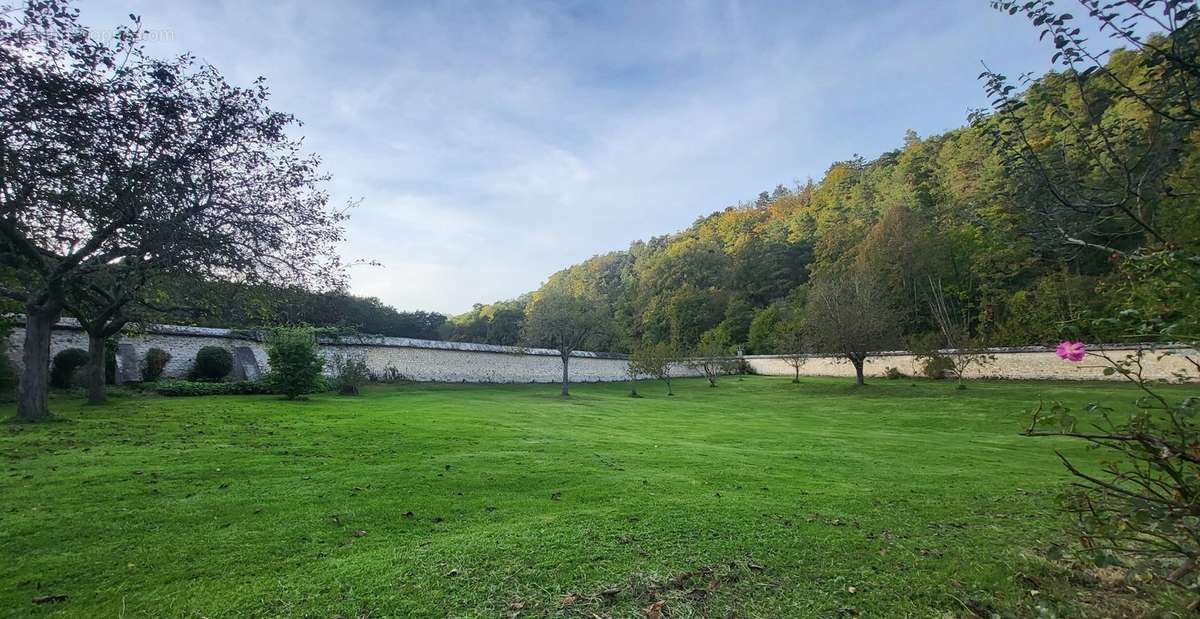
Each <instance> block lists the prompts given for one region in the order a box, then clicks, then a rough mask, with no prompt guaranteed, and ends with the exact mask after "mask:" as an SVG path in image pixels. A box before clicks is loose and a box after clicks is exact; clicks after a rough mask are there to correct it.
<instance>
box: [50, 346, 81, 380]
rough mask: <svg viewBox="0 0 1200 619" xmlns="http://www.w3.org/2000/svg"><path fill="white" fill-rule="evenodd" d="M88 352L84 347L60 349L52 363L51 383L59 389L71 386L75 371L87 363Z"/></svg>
mask: <svg viewBox="0 0 1200 619" xmlns="http://www.w3.org/2000/svg"><path fill="white" fill-rule="evenodd" d="M87 362H88V353H87V351H86V350H84V349H82V348H68V349H66V350H60V351H58V354H57V355H54V361H53V362H52V363H51V365H50V385H51V386H52V387H58V388H59V389H66V388H68V387H70V386H71V380H72V379H73V378H74V376H75V371H76V370H78V369H79V368H81V367H83V366H85V365H87Z"/></svg>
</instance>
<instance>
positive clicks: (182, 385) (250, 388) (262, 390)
mask: <svg viewBox="0 0 1200 619" xmlns="http://www.w3.org/2000/svg"><path fill="white" fill-rule="evenodd" d="M153 389H154V392H155V393H157V394H159V395H163V396H167V397H192V396H206V395H272V394H277V393H278V392H276V391H274V390H273V389H271V385H270V384H269V383H267V381H265V380H242V381H238V382H234V383H209V382H202V381H195V380H161V381H158V382H157V383H154V387H153ZM332 390H333V383H332V381H330V380H329V379H327V378H326V377H324V376H322V377H321V378H320V379H319V380H318V381H317V388H316V392H323V391H332Z"/></svg>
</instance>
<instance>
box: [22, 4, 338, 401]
mask: <svg viewBox="0 0 1200 619" xmlns="http://www.w3.org/2000/svg"><path fill="white" fill-rule="evenodd" d="M137 29H138V22H137V20H136V18H135V19H134V21H133V23H132V25H131V26H129V27H123V28H118V29H117V30H116V34H115V36H114V37H113V38H112V39H111V40H98V39H96V38H93V37H92V36H91V34H90V33H89V32H88V31H87V29H86V28H84V27H83V26H82V25H80V23H79V21H78V12H77V11H75V10H73V9H72V8H70V6H69V5H68V4H67V3H66V2H60V1H57V0H47V1H37V2H30V3H29V4H28V5H26V6H25V7H23V8H11V7H10V8H7V9H4V10H2V11H0V92H3V93H4V96H3V97H0V263H2V264H3V265H4V266H5V267H6V268H8V269H10V270H11V275H12V277H9V278H5V281H12V282H13V283H12V284H11V285H6V286H4V287H3V288H0V293H2V294H3V295H5V296H7V297H8V298H11V299H14V300H16V301H19V302H20V303H23V304H24V312H25V314H26V332H25V345H24V348H23V355H24V358H23V361H24V363H23V366H24V371H23V372H24V373H23V376H22V379H21V386H20V395H19V398H18V405H17V411H18V415H19V416H20V417H21V418H23V419H26V420H38V419H43V418H45V417H47V416H48V415H49V410H48V407H47V401H46V368H47V365H48V364H47V355H48V352H49V338H50V330H51V329H52V327H53V325H54V323H55V322H56V321H57V320H58V318H59V316H60V315H61V313H62V312H63V310H64V309H65V308H68V306H70V304H72V303H73V302H79V299H78V297H79V295H78V294H77V293H79V292H80V291H85V292H87V293H88V294H90V293H91V292H96V293H97V295H96V296H97V298H96V299H95V301H94V302H89V303H88V305H89V306H91V307H93V308H96V309H97V310H98V311H95V312H92V311H86V310H82V309H81V310H79V311H78V313H79V314H82V316H81V318H82V319H83V320H84V322H85V325H86V326H88V328H93V327H94V328H93V330H94V331H96V333H94V334H91V335H101V334H103V333H105V332H108V331H111V330H112V329H113V328H114V326H115V324H116V323H119V322H120V320H121V319H122V316H123V313H122V309H123V308H124V307H125V306H126V305H127V304H128V303H130V302H131V299H136V298H137V297H138V295H140V294H141V291H142V290H141V288H140V285H139V284H140V283H141V282H145V281H150V280H151V279H152V278H153V275H154V274H157V273H164V272H170V273H182V274H191V275H195V276H200V277H205V278H219V279H229V280H236V281H241V282H257V281H288V282H293V283H312V284H323V285H332V284H335V283H337V282H336V280H337V279H338V277H339V276H340V274H341V269H340V267H339V265H338V263H337V258H336V255H335V254H334V253H333V249H334V246H335V244H336V243H337V242H338V241H339V240H340V239H341V238H342V229H341V226H340V222H341V221H342V219H343V218H344V212H342V211H337V210H331V209H329V208H328V207H327V197H326V194H325V193H324V192H323V191H322V190H321V189H320V188H319V185H320V184H321V182H322V181H323V180H324V178H325V177H324V176H323V175H322V174H321V173H320V171H319V169H318V163H319V162H318V160H317V159H316V158H315V157H313V156H306V155H304V154H303V153H302V151H301V144H300V142H299V140H296V139H294V138H292V137H290V136H289V135H288V130H289V129H290V128H291V127H293V126H295V125H296V121H295V119H294V118H293V117H292V116H290V115H288V114H284V113H280V112H275V111H273V110H271V109H270V108H269V107H267V101H268V91H267V88H266V86H265V83H264V82H263V80H261V79H260V80H257V81H256V82H255V83H254V84H253V85H252V86H250V87H248V88H243V87H237V86H233V85H230V84H229V83H227V82H226V80H225V79H224V77H222V76H221V74H220V73H219V72H217V70H216V69H214V68H213V67H211V66H209V65H205V64H202V63H198V62H197V60H196V59H195V58H194V57H193V56H190V55H182V56H178V57H174V58H168V59H157V58H153V57H150V56H148V55H147V54H146V53H145V52H144V50H143V48H142V46H141V45H140V44H139V42H138V41H139V34H138V30H137ZM331 280H335V281H331ZM117 283H119V284H120V285H119V286H117V285H116V284H117ZM98 289H99V290H103V291H104V294H100V293H99V290H98ZM81 305H82V304H81ZM114 308H115V309H114ZM97 339H99V338H97ZM99 375H100V376H103V373H102V372H101V373H100V374H99Z"/></svg>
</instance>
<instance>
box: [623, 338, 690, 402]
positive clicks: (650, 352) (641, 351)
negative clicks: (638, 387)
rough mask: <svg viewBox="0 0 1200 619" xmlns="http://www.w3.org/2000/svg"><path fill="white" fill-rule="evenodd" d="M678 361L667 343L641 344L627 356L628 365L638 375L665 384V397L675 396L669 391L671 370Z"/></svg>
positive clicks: (673, 350)
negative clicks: (652, 378) (650, 377)
mask: <svg viewBox="0 0 1200 619" xmlns="http://www.w3.org/2000/svg"><path fill="white" fill-rule="evenodd" d="M678 360H679V355H678V354H677V353H676V352H675V348H674V347H673V346H671V344H670V343H668V342H659V343H657V344H641V345H639V346H637V347H636V348H634V349H633V352H632V353H630V355H629V365H630V367H631V368H634V371H636V372H637V373H638V374H644V375H646V376H653V377H654V378H656V379H658V380H661V381H663V382H665V383H667V395H669V396H671V395H675V393H674V392H673V391H672V390H671V370H672V369H673V368H674V367H675V364H676V363H677V362H678Z"/></svg>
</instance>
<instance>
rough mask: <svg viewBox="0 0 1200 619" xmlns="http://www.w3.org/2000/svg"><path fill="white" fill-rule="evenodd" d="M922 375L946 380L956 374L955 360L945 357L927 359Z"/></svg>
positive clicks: (937, 356)
mask: <svg viewBox="0 0 1200 619" xmlns="http://www.w3.org/2000/svg"><path fill="white" fill-rule="evenodd" d="M921 373H922V374H924V375H925V377H926V378H946V376H948V375H952V374H953V373H954V360H953V359H951V358H950V357H946V356H943V355H933V356H930V357H926V358H925V363H924V364H923V365H922V366H921Z"/></svg>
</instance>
